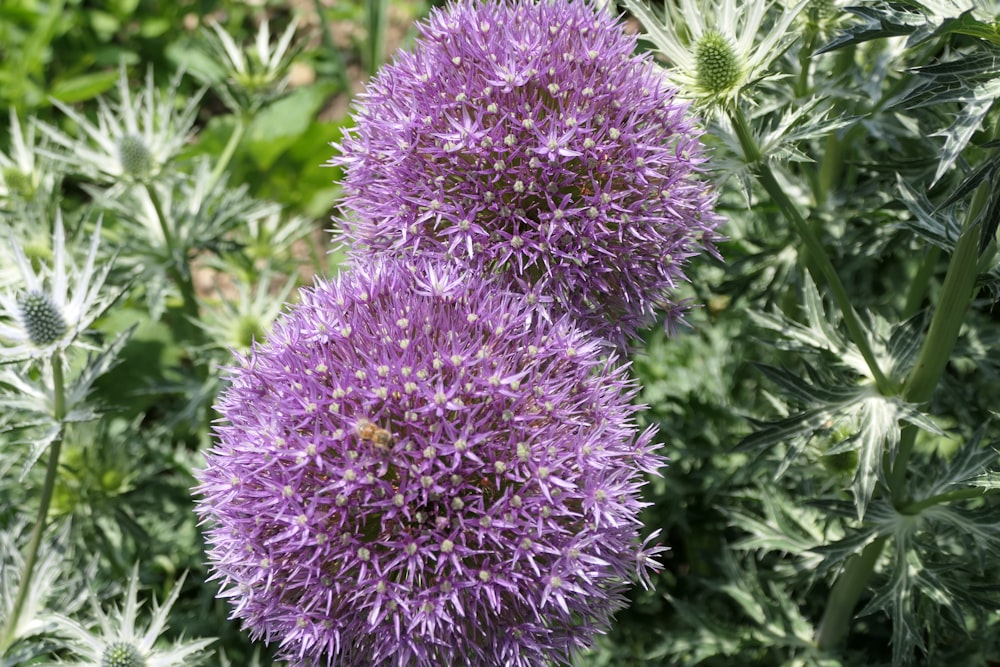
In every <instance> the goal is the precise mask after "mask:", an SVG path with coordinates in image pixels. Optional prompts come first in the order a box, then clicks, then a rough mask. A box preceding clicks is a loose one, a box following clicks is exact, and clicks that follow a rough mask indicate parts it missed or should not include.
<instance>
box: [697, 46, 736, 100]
mask: <svg viewBox="0 0 1000 667" xmlns="http://www.w3.org/2000/svg"><path fill="white" fill-rule="evenodd" d="M695 62H696V63H697V75H698V86H700V87H701V88H702V89H703V90H705V91H706V92H709V93H723V92H726V91H727V90H729V89H730V88H732V87H733V86H735V85H736V83H737V82H738V81H739V80H740V65H739V63H738V62H737V59H736V52H735V51H733V47H732V45H731V44H730V43H729V41H728V40H727V39H726V38H725V37H723V36H722V35H720V34H719V33H717V32H707V33H705V34H704V35H702V36H701V39H699V40H698V43H697V44H696V45H695Z"/></svg>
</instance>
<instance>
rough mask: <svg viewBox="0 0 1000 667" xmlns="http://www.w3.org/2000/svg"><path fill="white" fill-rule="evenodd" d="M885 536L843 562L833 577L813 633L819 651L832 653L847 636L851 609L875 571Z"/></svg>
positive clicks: (852, 611)
mask: <svg viewBox="0 0 1000 667" xmlns="http://www.w3.org/2000/svg"><path fill="white" fill-rule="evenodd" d="M888 539H889V537H888V536H887V535H882V536H881V537H879V538H877V539H876V540H875V541H874V542H870V543H869V544H868V546H866V547H865V548H864V549H862V550H861V553H860V554H856V555H854V556H851V557H850V558H849V559H848V560H847V565H846V566H845V567H844V571H843V572H841V574H840V576H839V577H837V583H835V584H834V585H833V589H831V590H830V597H829V598H828V599H827V602H826V610H825V611H824V613H823V620H822V621H820V624H819V630H818V631H817V632H816V645H817V646H819V648H821V649H832V648H834V647H836V646H837V645H839V644H840V642H841V641H842V640H843V639H844V637H846V636H847V631H848V630H849V629H850V624H851V619H852V618H853V616H854V607H855V606H856V605H857V603H858V599H859V598H860V597H861V594H862V593H864V591H865V588H867V587H868V578H869V577H870V576H871V573H872V572H873V571H874V570H875V563H876V562H877V561H878V557H879V556H880V555H882V549H884V548H885V543H886V542H887V541H888Z"/></svg>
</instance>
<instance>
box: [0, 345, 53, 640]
mask: <svg viewBox="0 0 1000 667" xmlns="http://www.w3.org/2000/svg"><path fill="white" fill-rule="evenodd" d="M50 361H51V364H52V418H53V419H54V420H55V421H56V422H58V423H59V434H58V435H57V436H56V437H55V439H54V440H53V441H52V443H51V444H50V445H49V461H48V465H47V467H46V469H45V481H44V482H43V484H42V495H41V498H39V500H38V513H37V515H36V517H35V525H34V526H33V527H32V529H31V537H30V538H29V540H28V549H27V551H26V552H25V554H24V567H23V569H22V571H21V581H20V584H19V586H18V589H17V597H16V598H15V599H14V606H13V608H12V609H11V611H10V618H8V619H7V623H6V624H5V625H4V628H3V631H2V633H0V655H3V653H4V652H5V651H6V650H7V648H8V647H9V646H10V645H11V644H12V643H13V642H14V640H15V639H16V637H15V633H16V631H17V625H18V622H19V621H20V618H21V613H22V612H23V610H24V603H25V602H26V601H27V599H28V594H29V592H30V591H31V579H32V575H33V574H34V570H35V562H36V561H37V560H38V550H39V548H40V547H41V544H42V536H43V535H44V534H45V528H46V525H47V523H48V516H49V506H50V505H51V504H52V494H53V492H54V491H55V487H56V479H57V477H58V473H59V454H60V452H61V450H62V441H63V433H64V429H65V425H64V424H63V419H64V418H65V417H66V388H65V379H64V378H63V368H62V355H61V354H60V353H59V352H56V353H54V354H53V355H52V358H51V360H50Z"/></svg>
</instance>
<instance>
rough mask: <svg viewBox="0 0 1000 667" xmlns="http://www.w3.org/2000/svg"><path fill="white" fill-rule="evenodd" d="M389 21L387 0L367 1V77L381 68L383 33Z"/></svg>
mask: <svg viewBox="0 0 1000 667" xmlns="http://www.w3.org/2000/svg"><path fill="white" fill-rule="evenodd" d="M388 20H389V0H368V5H367V11H366V14H365V24H366V27H367V28H368V43H367V44H366V45H365V46H366V48H365V54H366V58H365V60H367V61H368V62H367V63H366V64H367V65H368V76H375V72H377V71H378V68H379V67H381V66H382V61H383V60H384V59H385V31H386V26H387V24H388Z"/></svg>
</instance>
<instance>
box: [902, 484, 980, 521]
mask: <svg viewBox="0 0 1000 667" xmlns="http://www.w3.org/2000/svg"><path fill="white" fill-rule="evenodd" d="M988 491H989V490H988V489H979V488H969V489H955V490H954V491H946V492H944V493H939V494H937V495H936V496H931V497H930V498H924V499H923V500H920V501H917V502H914V503H910V504H908V505H903V506H902V507H900V508H899V512H900V514H907V515H910V516H913V515H916V514H920V513H921V512H922V511H924V510H925V509H927V508H928V507H934V506H935V505H943V504H945V503H950V502H954V501H956V500H971V499H972V498H982V497H983V496H984V495H986V493H988Z"/></svg>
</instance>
